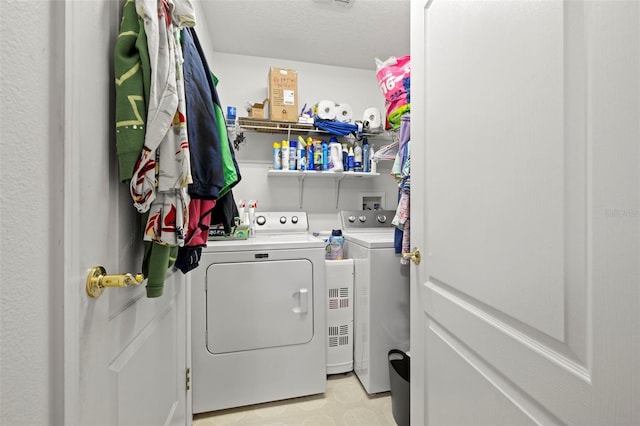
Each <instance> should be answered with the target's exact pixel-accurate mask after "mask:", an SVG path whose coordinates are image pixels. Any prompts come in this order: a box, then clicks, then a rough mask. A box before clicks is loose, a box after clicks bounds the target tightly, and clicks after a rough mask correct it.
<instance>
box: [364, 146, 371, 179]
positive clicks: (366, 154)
mask: <svg viewBox="0 0 640 426" xmlns="http://www.w3.org/2000/svg"><path fill="white" fill-rule="evenodd" d="M370 148H371V147H370V146H369V140H368V139H367V138H364V139H363V140H362V171H363V172H367V173H369V172H370V171H371V158H370V155H371V151H370Z"/></svg>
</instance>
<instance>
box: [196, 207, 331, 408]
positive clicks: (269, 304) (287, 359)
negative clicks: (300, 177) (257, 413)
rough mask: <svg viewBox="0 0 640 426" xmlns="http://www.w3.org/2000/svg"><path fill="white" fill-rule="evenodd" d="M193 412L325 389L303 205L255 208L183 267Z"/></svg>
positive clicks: (313, 253) (318, 256)
mask: <svg viewBox="0 0 640 426" xmlns="http://www.w3.org/2000/svg"><path fill="white" fill-rule="evenodd" d="M192 274H193V275H192V277H191V286H192V290H191V294H192V305H191V309H192V312H191V318H192V369H193V372H192V375H191V377H192V379H191V380H192V389H193V393H192V395H193V400H192V403H193V412H194V413H201V412H206V411H214V410H220V409H224V408H231V407H238V406H243V405H249V404H256V403H262V402H267V401H275V400H280V399H286V398H293V397H299V396H304V395H311V394H317V393H323V392H325V390H326V348H325V342H326V330H325V328H326V327H325V322H326V314H325V265H324V242H323V241H322V240H321V239H319V238H316V237H314V236H312V235H311V234H309V233H308V220H307V215H306V213H304V212H265V213H258V214H257V215H256V232H255V237H251V238H249V239H247V240H233V241H209V242H208V244H207V247H206V248H204V249H203V252H202V256H201V259H200V265H199V266H198V268H196V269H195V270H194V271H192Z"/></svg>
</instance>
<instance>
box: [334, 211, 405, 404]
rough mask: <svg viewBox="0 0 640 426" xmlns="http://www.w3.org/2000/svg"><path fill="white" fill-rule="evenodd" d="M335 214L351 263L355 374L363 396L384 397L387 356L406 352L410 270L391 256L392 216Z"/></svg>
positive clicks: (387, 365) (353, 212)
mask: <svg viewBox="0 0 640 426" xmlns="http://www.w3.org/2000/svg"><path fill="white" fill-rule="evenodd" d="M340 214H341V220H342V227H343V235H344V237H345V243H344V255H345V258H348V259H353V261H354V283H355V285H354V296H355V303H354V357H353V358H354V360H353V361H354V371H355V373H356V375H357V376H358V379H359V380H360V382H361V383H362V386H363V387H364V389H365V390H366V392H367V393H369V394H374V393H379V392H386V391H389V390H390V385H389V364H388V353H389V350H391V349H400V350H402V351H405V352H406V351H408V350H409V266H408V265H402V264H401V263H400V255H399V254H396V253H395V248H394V232H395V231H394V228H393V226H392V225H391V221H392V219H393V217H394V215H395V212H394V211H393V210H362V211H360V210H358V211H342V212H341V213H340Z"/></svg>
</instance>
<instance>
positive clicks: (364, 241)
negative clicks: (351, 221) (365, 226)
mask: <svg viewBox="0 0 640 426" xmlns="http://www.w3.org/2000/svg"><path fill="white" fill-rule="evenodd" d="M394 234H395V232H394V230H393V229H389V230H384V231H372V232H364V231H358V232H353V233H345V234H344V239H345V241H349V242H351V243H354V244H358V245H361V246H363V247H366V248H389V247H393V246H394Z"/></svg>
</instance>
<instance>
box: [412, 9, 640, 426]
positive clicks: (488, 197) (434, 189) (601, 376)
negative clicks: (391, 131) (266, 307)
mask: <svg viewBox="0 0 640 426" xmlns="http://www.w3.org/2000/svg"><path fill="white" fill-rule="evenodd" d="M411 14H412V16H411V25H412V29H411V37H412V38H411V44H412V47H411V55H412V82H411V86H412V87H411V89H412V96H411V97H412V99H411V101H412V119H411V122H412V134H411V139H412V145H411V146H412V157H414V163H413V164H414V167H413V168H412V180H413V183H412V185H411V188H412V205H411V211H412V214H411V222H412V223H411V238H412V245H413V246H417V247H418V248H419V249H420V250H421V251H422V254H423V262H422V263H420V265H419V266H413V267H412V271H413V273H412V318H411V321H412V322H411V327H412V331H411V332H412V347H411V352H412V361H411V362H412V366H411V372H412V376H411V395H412V397H411V403H412V424H415V425H423V424H437V425H447V424H449V425H462V424H474V425H477V424H487V425H501V424H502V425H515V424H545V425H547V424H599V425H605V424H606V425H611V424H626V425H631V424H636V425H637V424H640V403H639V401H640V387H639V384H640V124H639V117H640V100H639V99H640V32H639V27H640V2H637V1H636V0H630V1H616V2H614V1H588V2H584V1H579V0H571V1H559V0H548V1H528V0H522V1H517V0H506V1H475V0H474V1H451V0H432V1H414V2H412V10H411Z"/></svg>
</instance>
